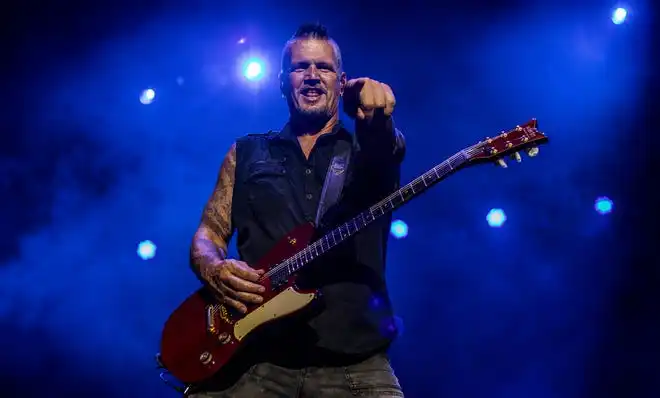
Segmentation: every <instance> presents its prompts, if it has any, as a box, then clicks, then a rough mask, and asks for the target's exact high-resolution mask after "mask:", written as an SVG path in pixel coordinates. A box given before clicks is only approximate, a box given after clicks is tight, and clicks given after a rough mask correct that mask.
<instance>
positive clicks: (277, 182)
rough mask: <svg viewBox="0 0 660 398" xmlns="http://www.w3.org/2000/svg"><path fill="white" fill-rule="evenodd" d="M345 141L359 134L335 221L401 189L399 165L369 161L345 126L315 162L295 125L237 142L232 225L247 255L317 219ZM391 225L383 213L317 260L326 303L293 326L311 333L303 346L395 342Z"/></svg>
mask: <svg viewBox="0 0 660 398" xmlns="http://www.w3.org/2000/svg"><path fill="white" fill-rule="evenodd" d="M337 139H350V140H352V141H353V148H354V150H353V156H352V160H351V164H350V166H349V170H348V176H347V178H346V182H345V186H344V189H343V192H342V196H341V198H340V200H339V202H338V204H337V206H335V208H334V209H332V210H331V211H329V212H328V215H329V216H328V217H326V218H324V223H327V227H332V226H334V225H336V224H335V223H337V222H339V221H343V220H345V219H348V218H350V217H352V216H354V215H356V214H358V213H359V212H360V211H362V210H364V209H366V208H367V207H368V206H370V205H372V204H374V203H376V202H377V201H378V200H380V199H381V198H383V197H385V196H386V195H387V194H389V193H390V192H392V190H394V189H396V188H397V187H398V184H399V173H398V165H397V167H395V168H394V169H395V170H394V169H393V170H392V172H391V173H390V174H387V173H384V171H383V170H382V168H380V169H378V168H370V167H369V165H367V164H365V163H364V161H362V158H361V156H360V149H359V145H358V144H357V141H356V140H355V138H354V135H353V134H352V133H350V132H348V131H347V130H346V129H345V128H344V127H343V126H342V125H341V124H340V125H339V126H338V127H337V129H336V131H334V132H333V133H330V134H327V137H326V136H323V137H321V138H319V140H318V141H317V144H316V146H315V148H314V150H313V151H312V154H311V155H310V159H309V160H307V159H305V158H304V155H303V154H302V150H301V149H300V146H299V144H298V141H297V139H296V138H295V137H293V136H291V135H290V132H289V131H288V129H287V127H285V129H284V130H283V131H282V132H279V133H277V132H269V133H267V134H252V135H247V136H244V137H242V138H240V139H238V140H237V142H236V175H235V184H234V194H233V201H232V224H233V226H234V228H235V232H236V234H235V235H234V236H235V238H236V246H237V249H238V252H239V255H240V258H241V260H243V261H245V262H247V263H248V264H250V263H254V262H256V261H257V260H259V259H260V258H261V257H263V256H264V255H265V254H267V253H268V251H269V250H270V249H271V248H272V247H273V245H274V244H275V243H276V242H278V241H279V240H280V239H282V238H283V237H284V236H285V235H286V234H287V233H288V232H289V231H291V230H292V229H294V228H295V227H296V226H298V225H300V224H302V223H306V222H310V221H313V220H314V217H315V215H316V208H317V206H318V201H319V196H320V192H321V189H322V185H323V180H324V177H325V173H326V171H327V168H328V165H329V162H330V158H331V155H332V150H333V147H334V145H333V143H334V142H335V141H334V140H337ZM390 223H391V218H390V217H387V216H385V217H382V218H381V219H379V220H377V221H376V222H374V223H373V224H372V225H370V226H369V227H367V228H365V229H364V230H363V231H361V232H359V233H358V234H357V235H356V236H354V237H353V238H352V239H350V240H349V241H347V242H344V243H343V244H342V245H340V246H338V247H336V248H335V249H333V251H331V252H329V253H326V254H325V255H324V256H322V257H321V258H319V259H318V260H317V261H316V264H315V265H314V271H313V272H312V273H309V278H306V280H308V281H309V283H310V286H312V287H317V288H320V289H321V292H322V299H321V300H322V308H321V310H320V312H319V313H317V314H315V315H314V316H313V317H311V318H307V319H305V320H304V321H303V322H301V323H300V324H297V326H296V327H295V328H296V329H299V330H293V331H292V333H293V335H296V333H298V332H300V336H302V335H304V336H305V338H304V339H303V338H302V337H301V338H299V339H297V341H300V342H301V343H300V344H308V345H312V346H313V347H318V348H322V349H326V350H330V351H332V352H337V353H342V354H362V353H367V352H373V351H378V350H380V349H385V348H386V347H387V346H388V345H389V343H390V342H391V340H392V338H393V337H394V336H395V334H396V329H395V328H394V327H393V319H392V310H391V305H390V300H389V296H388V293H387V287H386V283H385V250H386V244H387V237H388V234H389V226H390ZM310 336H311V337H310ZM303 341H304V343H303Z"/></svg>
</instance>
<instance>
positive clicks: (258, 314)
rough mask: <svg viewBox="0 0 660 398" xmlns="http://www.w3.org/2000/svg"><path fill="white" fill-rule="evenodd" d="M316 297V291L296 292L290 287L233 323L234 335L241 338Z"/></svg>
mask: <svg viewBox="0 0 660 398" xmlns="http://www.w3.org/2000/svg"><path fill="white" fill-rule="evenodd" d="M314 298H316V293H298V292H296V291H295V290H294V289H293V288H292V287H289V288H287V289H285V290H283V291H282V292H281V293H280V294H278V295H277V296H275V297H273V298H272V299H270V300H268V302H266V303H264V304H262V305H261V306H260V307H258V308H257V309H255V310H254V311H252V312H250V313H249V314H247V315H246V316H245V317H243V318H241V319H240V320H238V321H236V323H235V324H234V336H235V337H236V339H237V340H238V341H241V340H243V338H245V336H247V334H248V333H250V332H251V331H252V330H254V329H256V328H257V327H259V326H261V325H263V324H264V323H266V322H269V321H272V320H274V319H277V318H281V317H283V316H285V315H289V314H291V313H294V312H296V311H298V310H299V309H301V308H303V307H305V306H306V305H307V304H309V303H311V302H312V301H313V300H314Z"/></svg>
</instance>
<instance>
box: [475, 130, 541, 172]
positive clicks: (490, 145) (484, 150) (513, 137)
mask: <svg viewBox="0 0 660 398" xmlns="http://www.w3.org/2000/svg"><path fill="white" fill-rule="evenodd" d="M537 127H538V123H537V121H536V119H532V120H530V121H529V122H527V123H525V124H523V125H522V126H516V127H515V128H514V129H511V130H509V131H503V132H502V133H501V134H500V135H498V136H497V137H494V138H486V140H484V141H481V142H479V143H477V144H475V145H473V146H471V147H470V148H468V149H467V150H466V153H467V155H468V158H469V161H470V163H478V162H479V163H480V162H498V163H499V164H500V165H501V166H503V167H506V163H504V160H503V159H502V158H503V157H505V156H507V155H513V157H514V158H515V159H516V160H517V161H518V162H520V160H521V158H520V154H519V153H520V152H522V151H525V152H527V154H528V155H529V156H530V157H533V156H536V155H537V154H538V152H539V149H538V146H539V145H542V144H545V143H546V142H547V141H548V137H547V136H546V135H545V134H543V133H542V132H541V131H539V130H538V128H537Z"/></svg>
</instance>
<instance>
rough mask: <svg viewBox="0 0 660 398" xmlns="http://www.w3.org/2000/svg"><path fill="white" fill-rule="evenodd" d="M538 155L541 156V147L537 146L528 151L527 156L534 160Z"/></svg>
mask: <svg viewBox="0 0 660 398" xmlns="http://www.w3.org/2000/svg"><path fill="white" fill-rule="evenodd" d="M538 154H539V147H537V146H534V147H531V148H529V149H528V150H527V156H529V157H530V158H533V157H534V156H536V155H538Z"/></svg>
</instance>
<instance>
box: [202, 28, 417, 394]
mask: <svg viewBox="0 0 660 398" xmlns="http://www.w3.org/2000/svg"><path fill="white" fill-rule="evenodd" d="M280 87H281V91H282V96H283V97H284V98H285V99H286V101H287V104H288V107H289V113H290V117H289V121H288V123H287V124H286V125H285V126H284V128H283V129H282V131H281V132H270V133H267V134H254V135H247V136H245V137H242V138H239V139H238V140H237V141H236V142H235V143H234V144H233V145H232V146H231V148H230V150H229V151H228V153H227V154H226V156H225V159H224V162H223V163H222V166H221V168H220V172H219V176H218V179H217V183H216V186H215V188H214V191H213V193H212V195H211V197H210V199H209V201H208V203H207V205H206V207H205V209H204V212H203V215H202V220H201V223H200V225H199V228H198V230H197V232H196V233H195V236H194V238H193V242H192V247H191V263H192V267H193V269H194V271H195V272H196V274H197V275H198V276H199V277H200V279H201V280H202V281H203V282H204V283H205V284H207V285H208V286H209V287H211V288H212V289H213V290H215V291H216V292H217V293H218V294H219V296H220V297H221V300H222V301H223V302H224V303H225V304H226V305H229V306H231V307H234V308H235V309H237V310H238V311H242V312H245V311H246V307H245V303H260V302H261V300H262V298H261V296H260V295H259V293H260V292H262V290H261V287H260V285H258V284H256V283H255V281H256V280H257V279H258V278H259V276H260V275H261V274H262V273H263V271H256V270H254V269H252V268H251V267H250V266H249V265H248V264H250V263H254V262H255V261H257V260H258V259H259V258H260V257H262V256H264V255H265V254H266V253H267V252H268V250H269V249H270V248H271V247H272V246H273V245H274V244H275V243H276V242H277V241H278V240H280V239H281V238H283V237H284V236H285V234H286V233H287V232H288V231H290V230H292V229H294V228H295V227H296V226H298V225H300V224H303V223H306V222H313V221H315V215H316V212H317V208H318V206H319V200H320V196H321V194H322V191H323V185H324V180H325V178H326V172H327V170H328V167H329V164H330V162H331V159H332V157H333V148H334V147H335V145H336V144H337V143H338V142H340V141H344V142H347V143H349V144H350V146H349V148H352V150H351V155H350V162H349V163H348V165H349V167H348V170H347V172H346V173H347V175H346V178H345V181H344V184H343V190H342V192H341V196H340V198H339V200H338V201H337V203H336V205H335V206H332V209H333V210H334V211H328V212H327V213H326V216H325V217H323V218H322V220H323V222H322V223H321V225H320V226H318V227H320V228H323V227H332V226H334V225H336V222H337V221H339V220H341V218H342V217H349V216H354V215H355V214H358V213H359V212H360V211H362V210H365V209H366V208H368V207H369V206H371V205H373V204H375V203H377V202H378V201H379V200H380V199H382V198H384V197H385V196H387V195H388V194H389V193H391V192H392V191H394V190H395V189H398V186H399V174H400V165H401V161H402V160H403V156H404V152H405V144H404V140H403V136H402V135H401V133H400V132H399V131H398V130H396V129H395V128H394V126H393V122H392V116H391V115H392V112H393V110H394V105H395V99H394V94H393V93H392V90H391V89H390V87H389V86H388V85H386V84H383V83H380V82H377V81H375V80H372V79H369V78H359V79H353V80H349V81H347V78H346V73H345V72H344V69H343V64H342V57H341V53H340V50H339V47H338V46H337V43H336V42H335V41H334V40H333V39H331V38H330V37H329V36H328V34H327V31H326V29H325V28H324V27H323V26H320V25H303V26H301V27H300V28H299V29H298V30H297V32H296V33H295V34H294V36H293V37H292V38H291V39H290V40H289V41H288V42H287V43H286V45H285V47H284V51H283V55H282V70H281V72H280ZM342 97H343V99H344V109H345V111H346V113H347V114H348V115H349V116H350V117H351V118H353V119H355V133H352V132H350V131H349V130H348V129H347V128H346V127H345V126H344V125H342V123H341V122H340V121H339V100H340V98H342ZM390 223H391V217H388V216H384V217H381V218H380V219H378V220H376V221H375V222H374V223H373V224H371V225H370V226H368V227H367V228H366V229H364V230H363V231H361V232H359V233H358V234H357V235H356V236H354V237H353V238H352V239H350V240H348V241H347V242H344V243H343V244H342V245H340V246H338V247H337V248H335V249H334V250H333V251H331V252H329V253H327V255H325V256H322V257H320V258H319V259H317V260H316V263H315V264H314V265H313V267H312V269H310V270H304V271H309V272H308V273H307V274H306V276H305V280H306V281H307V282H306V283H309V284H310V286H314V287H320V288H321V292H322V294H323V298H322V300H321V302H322V308H320V309H319V310H318V311H316V312H315V313H314V315H313V316H306V317H304V319H298V318H296V317H293V318H292V319H291V320H288V319H287V320H286V321H284V323H286V325H285V326H286V327H282V328H281V330H279V332H278V333H277V334H275V335H268V336H267V335H264V336H263V337H260V338H258V339H257V340H256V341H255V344H253V345H250V346H249V347H250V348H248V349H247V351H245V352H244V353H243V354H242V355H239V357H240V358H238V360H237V361H236V362H231V363H230V364H228V365H227V366H225V367H224V368H223V370H222V371H221V372H220V374H219V375H218V376H217V377H216V378H215V379H214V380H211V381H209V382H208V383H207V384H205V385H204V386H201V388H199V389H197V390H198V391H196V392H195V393H193V394H192V395H191V396H192V397H196V398H204V397H238V398H266V397H339V398H341V397H347V398H348V397H353V396H355V395H368V396H388V397H392V396H395V397H403V393H402V391H401V387H400V385H399V382H398V380H397V378H396V376H395V375H394V373H393V371H392V368H391V366H390V363H389V360H388V357H387V354H386V351H387V349H388V347H389V344H390V343H391V341H392V339H393V338H394V336H395V334H396V330H395V329H396V328H395V327H394V325H393V323H392V309H391V305H390V300H389V297H388V292H387V287H386V283H385V257H386V245H387V237H388V234H389V226H390ZM234 232H235V233H236V239H237V247H238V251H239V253H240V258H241V260H238V259H232V258H227V257H226V255H227V244H228V242H229V240H230V238H231V237H232V235H233V234H234ZM273 336H276V337H273Z"/></svg>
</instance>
